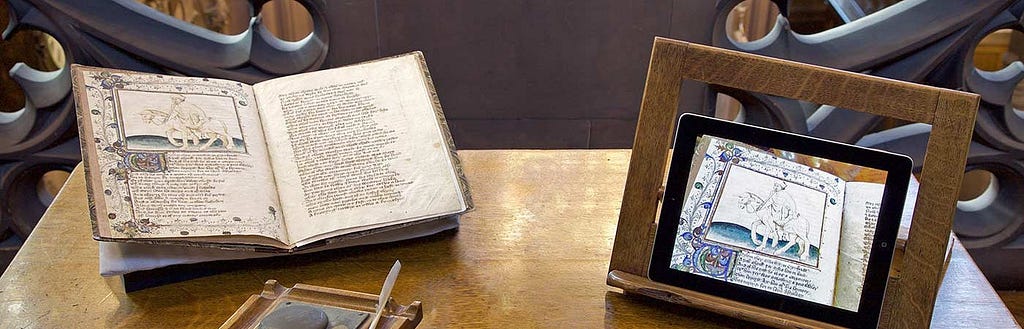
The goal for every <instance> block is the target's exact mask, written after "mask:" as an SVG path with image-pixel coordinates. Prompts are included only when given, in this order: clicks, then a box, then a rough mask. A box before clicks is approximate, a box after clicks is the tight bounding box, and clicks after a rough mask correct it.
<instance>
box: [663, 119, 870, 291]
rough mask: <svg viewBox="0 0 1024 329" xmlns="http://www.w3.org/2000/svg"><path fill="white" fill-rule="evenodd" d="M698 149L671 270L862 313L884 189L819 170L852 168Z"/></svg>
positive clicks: (771, 154)
mask: <svg viewBox="0 0 1024 329" xmlns="http://www.w3.org/2000/svg"><path fill="white" fill-rule="evenodd" d="M697 143H698V144H697V147H696V151H695V154H694V157H693V162H692V164H691V170H690V177H689V179H688V183H687V185H686V186H687V189H688V190H687V191H686V194H685V199H684V201H683V209H682V213H681V215H680V221H679V228H678V232H680V233H679V236H678V237H677V238H676V239H677V240H676V244H675V246H674V249H673V253H672V255H673V256H672V259H671V265H670V267H671V268H673V269H676V270H680V271H685V272H690V273H695V274H700V275H704V276H708V277H712V278H716V279H720V280H725V281H728V282H733V283H737V284H740V285H744V286H748V287H752V288H757V289H760V290H765V291H770V292H773V293H777V294H781V295H786V296H790V297H795V298H799V299H804V300H809V301H813V302H817V303H820V304H825V305H832V306H835V307H840V308H844V309H847V310H851V311H856V310H857V308H858V306H859V304H860V298H861V292H862V289H863V285H864V276H865V272H866V271H867V261H868V256H869V255H870V247H871V245H872V241H873V239H874V234H875V223H876V222H877V220H878V212H879V206H880V205H881V201H882V195H883V192H884V189H885V186H884V185H883V184H879V183H868V182H848V181H847V179H844V178H840V177H839V176H837V175H835V174H833V173H830V172H827V171H826V170H822V169H826V168H829V167H832V168H834V166H843V165H846V166H852V165H847V164H843V163H836V162H834V161H832V162H829V161H830V160H825V159H821V158H815V157H809V156H806V155H800V154H795V153H792V152H787V151H780V150H772V149H769V150H762V149H759V148H756V147H753V146H750V145H746V144H743V143H739V142H736V141H732V140H728V139H723V138H718V137H712V136H707V135H705V136H703V137H701V138H699V140H698V141H697ZM799 162H804V163H799ZM806 164H813V165H814V166H816V167H818V168H815V167H811V166H809V165H806ZM854 167H856V169H857V170H863V171H871V170H874V171H875V173H874V174H875V175H876V178H877V179H878V181H882V182H884V181H885V171H881V170H875V169H871V168H866V167H858V166H854ZM846 176H849V175H846ZM847 178H849V177H847Z"/></svg>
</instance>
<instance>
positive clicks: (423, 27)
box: [379, 0, 672, 120]
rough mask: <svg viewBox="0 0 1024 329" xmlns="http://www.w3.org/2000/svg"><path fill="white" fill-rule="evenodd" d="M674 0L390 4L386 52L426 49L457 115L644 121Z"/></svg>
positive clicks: (390, 0) (383, 5) (385, 7)
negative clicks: (659, 41) (656, 48)
mask: <svg viewBox="0 0 1024 329" xmlns="http://www.w3.org/2000/svg"><path fill="white" fill-rule="evenodd" d="M671 9H672V3H671V1H668V0H646V1H619V0H589V1H526V0H502V1H440V0H423V1H395V0H381V1H380V11H379V13H380V34H381V51H382V54H383V55H389V54H397V53H402V52H406V51H410V50H423V51H424V53H425V55H426V58H427V63H429V65H430V70H431V73H432V75H433V78H434V82H435V83H436V85H437V90H438V93H439V94H440V95H441V102H442V104H444V106H445V112H446V114H447V115H448V117H449V118H452V119H522V118H528V119H549V118H557V119H583V118H615V119H631V120H632V119H636V115H637V113H638V109H639V104H640V97H641V92H642V90H643V81H644V77H645V75H646V72H647V67H646V64H645V63H647V60H648V59H649V57H650V49H651V45H652V42H653V37H654V36H655V35H665V34H667V33H668V31H669V22H670V19H671V17H670V16H671V12H672V11H671Z"/></svg>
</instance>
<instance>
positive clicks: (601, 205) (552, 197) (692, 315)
mask: <svg viewBox="0 0 1024 329" xmlns="http://www.w3.org/2000/svg"><path fill="white" fill-rule="evenodd" d="M460 154H461V155H462V157H463V164H464V166H465V171H466V175H467V176H468V178H469V181H470V184H471V185H472V191H473V194H474V199H475V201H476V205H477V209H476V210H475V211H473V212H471V213H469V214H467V215H465V216H464V217H463V219H462V225H461V227H460V229H459V230H458V232H457V233H443V234H440V235H437V236H432V237H427V238H421V239H415V240H411V241H404V242H400V243H394V244H388V245H381V246H369V247H357V248H351V249H345V250H335V251H326V252H321V253H316V254H312V255H296V256H287V257H277V258H271V259H262V260H250V261H243V263H242V264H243V265H242V266H239V268H238V269H237V270H232V271H229V272H226V273H222V274H217V275H213V276H208V277H203V278H198V279H193V280H189V281H185V282H180V283H174V284H169V285H165V286H160V287H156V288H150V289H145V290H142V291H138V292H133V293H130V294H127V295H126V294H123V293H120V292H117V289H115V288H111V287H112V286H114V287H116V281H115V280H111V279H104V278H102V277H100V276H99V267H98V258H97V252H98V251H97V243H96V242H95V241H93V240H92V237H91V232H90V227H89V220H88V216H89V215H88V209H87V206H86V201H85V200H86V197H85V188H84V180H83V176H82V170H81V166H79V168H77V169H76V170H75V171H74V173H72V175H71V178H70V179H69V181H68V183H67V185H66V186H65V187H64V188H63V190H62V191H61V193H60V195H58V196H57V198H56V200H55V201H54V202H53V205H52V206H51V207H50V209H49V211H47V213H46V214H45V215H44V216H43V218H42V219H41V220H40V222H39V225H38V226H37V227H36V229H35V232H33V233H32V235H31V236H30V237H29V239H28V241H27V242H26V243H25V245H24V247H23V248H22V249H21V251H20V252H19V253H18V255H17V256H16V257H15V259H14V261H13V263H12V264H11V266H10V268H8V269H7V271H6V272H5V273H4V274H3V276H2V277H0V328H12V327H17V328H55V327H68V326H71V327H76V328H106V327H129V328H185V327H202V328H212V327H217V326H219V325H220V324H221V323H223V322H224V320H226V319H227V318H228V317H229V316H230V315H231V313H233V312H234V311H235V309H237V308H238V307H239V306H240V305H241V304H242V303H243V302H244V301H245V300H246V298H248V297H249V295H252V294H255V293H258V292H259V291H260V289H261V288H262V286H263V282H264V281H266V280H268V279H277V280H278V281H279V282H281V283H282V284H284V285H286V286H289V287H290V286H291V285H292V284H294V283H306V284H313V285H321V286H327V287H333V288H340V289H348V290H355V291H364V292H370V293H376V292H377V291H379V290H380V285H381V282H382V281H383V279H384V277H385V275H386V274H387V271H388V270H389V269H390V267H391V264H392V263H393V262H394V260H395V259H400V260H401V261H402V264H403V267H402V273H401V275H400V276H399V278H398V283H397V285H396V286H395V288H394V292H393V294H392V296H393V297H394V298H395V299H396V301H398V302H400V303H409V302H410V301H412V300H420V301H422V302H423V309H424V312H423V315H424V318H423V322H422V323H421V328H451V327H466V328H481V327H493V328H505V327H511V328H531V327H539V328H563V327H569V328H595V327H602V326H604V327H669V326H679V327H708V328H723V327H751V326H753V325H752V324H750V323H746V322H742V321H739V320H733V319H728V318H723V317H721V316H718V315H715V314H711V313H706V312H704V311H700V310H695V309H690V308H685V307H681V306H674V305H666V304H663V303H660V302H656V301H653V300H648V299H645V298H641V297H632V296H625V295H623V294H621V293H620V291H619V290H618V289H616V288H612V287H609V286H607V285H605V277H606V274H607V271H608V261H609V259H610V253H611V246H612V238H613V236H614V234H615V225H616V221H617V218H618V211H619V209H618V208H619V205H620V204H619V203H620V202H621V198H622V191H623V186H624V182H625V177H626V169H627V163H628V161H629V151H626V150H579V151H505V150H503V151H462V152H460ZM112 282H114V283H115V284H111V283H112ZM938 299H939V301H938V304H937V305H936V311H935V313H934V314H935V315H934V321H933V322H934V323H933V324H934V326H935V327H955V328H960V327H965V326H966V327H974V326H984V327H988V328H1012V327H1016V326H1017V324H1016V322H1015V321H1014V319H1013V316H1012V315H1011V314H1010V312H1009V311H1008V310H1007V309H1006V307H1005V306H1004V305H1003V303H1002V301H1001V300H1000V299H999V296H998V295H996V293H995V291H993V290H992V287H991V286H990V285H989V284H988V282H987V281H986V280H985V278H984V276H982V274H981V272H980V271H979V270H978V267H977V266H976V265H975V264H974V262H973V261H972V260H971V258H970V256H969V255H968V254H967V252H966V250H965V249H964V248H963V246H961V245H960V244H959V242H957V243H956V244H955V246H954V249H953V254H952V260H951V262H950V265H949V270H948V272H947V274H946V278H945V281H944V283H943V285H942V288H941V290H940V292H939V298H938Z"/></svg>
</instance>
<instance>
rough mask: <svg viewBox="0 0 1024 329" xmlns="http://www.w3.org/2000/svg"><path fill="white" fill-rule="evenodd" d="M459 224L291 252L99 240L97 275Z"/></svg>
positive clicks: (453, 219) (447, 220)
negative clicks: (312, 246)
mask: <svg viewBox="0 0 1024 329" xmlns="http://www.w3.org/2000/svg"><path fill="white" fill-rule="evenodd" d="M456 227H459V218H458V216H450V217H444V218H439V219H437V220H432V221H428V222H425V223H419V224H415V225H410V226H407V227H403V228H401V229H395V230H390V231H384V232H381V233H377V234H372V235H367V236H363V237H359V238H354V239H350V240H345V241H342V242H338V243H335V244H332V245H329V246H324V247H319V248H313V249H309V250H303V251H299V252H295V253H291V254H288V253H268V252H251V251H234V250H223V249H216V248H195V247H183V246H168V245H152V244H141V243H120V242H102V241H101V242H100V249H99V250H100V275H102V276H115V275H123V274H127V273H131V272H136V271H145V270H152V269H157V268H161V267H166V266H171V265H181V264H195V263H203V262H212V261H219V260H236V259H251V258H266V257H276V256H287V255H292V254H307V253H312V252H317V251H323V250H328V249H337V248H344V247H353V246H361V245H370V244H379V243H388V242H395V241H400V240H408V239H413V238H418V237H423V236H428V235H432V234H437V233H440V232H443V231H446V230H450V229H454V228H456Z"/></svg>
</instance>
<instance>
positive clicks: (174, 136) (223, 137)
mask: <svg viewBox="0 0 1024 329" xmlns="http://www.w3.org/2000/svg"><path fill="white" fill-rule="evenodd" d="M140 115H141V116H142V121H143V122H145V123H148V124H152V125H157V126H163V127H164V129H165V131H164V136H165V137H167V141H168V142H169V143H171V145H174V146H176V147H179V148H187V147H188V144H189V142H191V143H192V145H195V146H198V147H199V150H200V151H202V150H206V149H208V148H210V146H211V145H213V143H214V142H215V141H217V140H220V141H221V144H222V145H224V147H225V148H227V149H228V150H232V149H234V148H235V143H234V140H233V139H232V137H231V135H228V131H227V125H225V124H224V122H222V121H220V120H216V119H212V118H209V117H203V118H201V120H195V119H190V118H186V117H184V116H182V115H176V114H174V113H171V112H165V111H161V110H157V109H152V108H147V109H145V110H143V111H142V113H140ZM202 139H208V140H207V141H206V143H205V144H202V145H200V143H201V142H202Z"/></svg>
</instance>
